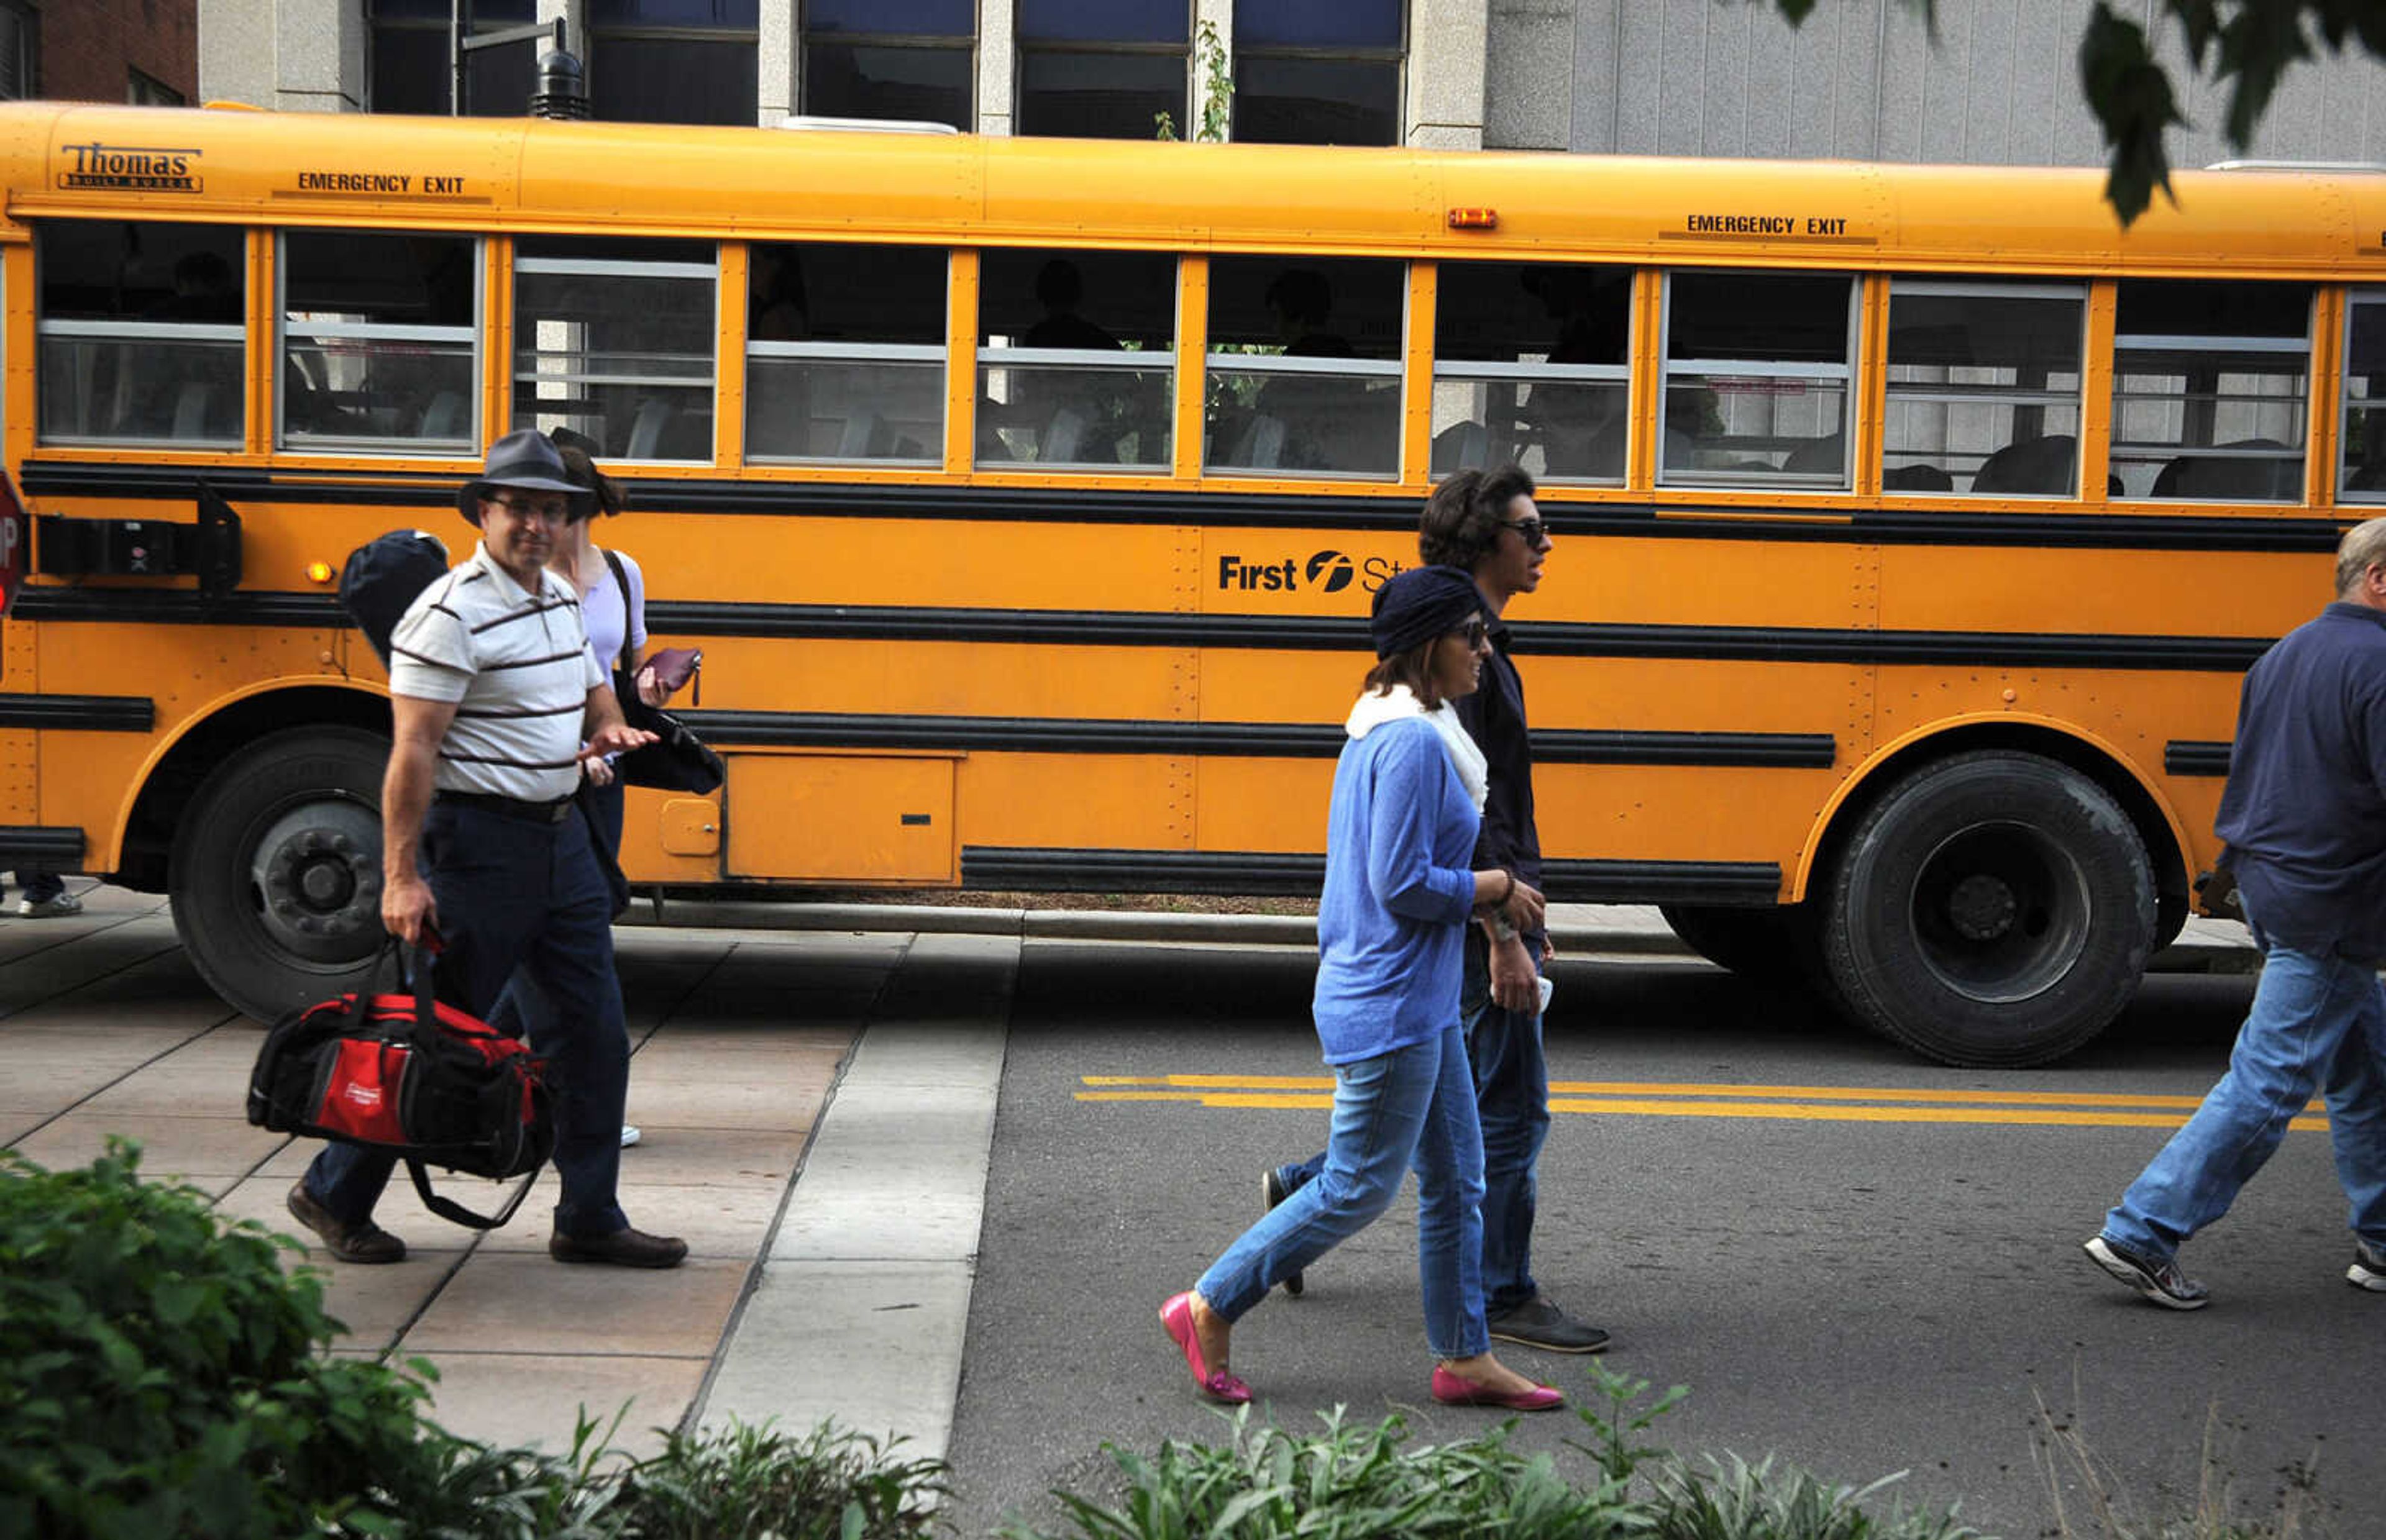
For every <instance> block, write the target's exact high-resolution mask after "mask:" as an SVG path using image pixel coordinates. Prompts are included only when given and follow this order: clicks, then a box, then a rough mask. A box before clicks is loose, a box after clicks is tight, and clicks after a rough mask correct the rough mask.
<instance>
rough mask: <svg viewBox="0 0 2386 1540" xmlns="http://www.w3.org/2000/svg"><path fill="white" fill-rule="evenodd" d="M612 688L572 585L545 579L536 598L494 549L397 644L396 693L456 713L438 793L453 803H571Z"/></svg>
mask: <svg viewBox="0 0 2386 1540" xmlns="http://www.w3.org/2000/svg"><path fill="white" fill-rule="evenodd" d="M603 682H605V672H604V670H601V669H599V668H598V667H597V658H596V655H595V654H593V653H591V652H590V651H589V650H588V633H587V632H586V630H585V629H584V627H583V625H582V622H581V619H580V600H579V597H578V596H577V595H574V594H573V593H572V592H571V585H570V584H569V583H566V582H564V581H563V580H562V579H561V578H559V577H557V576H556V575H555V574H554V573H553V572H550V571H547V570H545V569H543V568H542V569H541V570H540V571H539V592H538V593H537V594H535V595H534V594H531V593H529V592H527V591H526V590H524V589H523V588H522V586H521V584H519V583H517V582H514V580H513V579H512V578H510V577H509V576H507V574H506V570H505V569H504V568H502V567H499V566H498V565H497V564H496V562H495V561H494V560H492V559H490V557H489V548H488V546H487V545H486V544H485V543H483V544H480V545H474V546H473V547H472V557H471V560H469V561H467V562H465V563H464V564H463V565H462V566H460V567H458V568H456V569H454V570H451V571H450V572H449V573H448V574H447V575H446V577H444V578H441V579H440V580H439V581H438V582H433V584H432V585H431V586H430V587H428V588H426V589H424V590H423V591H422V592H421V595H418V596H417V597H416V599H415V601H414V603H413V604H411V605H409V606H408V607H407V610H406V614H405V615H404V617H403V618H401V619H400V620H398V622H397V629H396V631H394V632H391V633H390V661H389V688H390V693H391V694H392V695H409V696H412V697H414V698H415V699H418V700H435V701H448V702H452V703H454V705H455V707H456V720H455V721H454V723H453V724H452V725H450V726H449V727H448V729H447V736H446V738H444V739H442V740H441V741H440V744H439V766H438V771H437V774H436V775H435V777H434V778H433V785H434V786H436V787H437V788H438V789H439V790H440V791H443V792H480V793H486V794H493V795H497V796H511V797H519V798H521V799H522V800H523V801H525V802H548V801H552V800H554V799H555V798H557V797H560V796H570V795H571V791H572V788H573V787H574V786H576V785H578V784H579V783H580V724H581V719H582V717H583V715H584V713H585V711H586V710H587V706H588V692H589V691H590V690H591V689H593V688H595V687H596V686H597V685H598V684H602V683H603Z"/></svg>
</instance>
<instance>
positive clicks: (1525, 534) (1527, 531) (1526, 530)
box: [1500, 519, 1550, 545]
mask: <svg viewBox="0 0 2386 1540" xmlns="http://www.w3.org/2000/svg"><path fill="white" fill-rule="evenodd" d="M1500 527H1501V529H1503V530H1513V531H1515V532H1516V533H1517V535H1518V536H1519V537H1520V538H1522V539H1523V541H1524V542H1525V544H1526V545H1539V544H1540V543H1541V542H1542V541H1544V540H1547V539H1548V538H1549V534H1550V527H1549V525H1548V524H1546V523H1544V522H1543V521H1541V520H1538V519H1519V520H1516V521H1515V522H1513V523H1510V522H1509V521H1508V520H1505V519H1502V520H1500Z"/></svg>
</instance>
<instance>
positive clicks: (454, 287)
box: [280, 230, 480, 455]
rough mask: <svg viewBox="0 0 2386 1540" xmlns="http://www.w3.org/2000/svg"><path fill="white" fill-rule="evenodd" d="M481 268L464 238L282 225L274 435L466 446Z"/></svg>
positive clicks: (336, 442) (296, 440) (456, 450)
mask: <svg viewBox="0 0 2386 1540" xmlns="http://www.w3.org/2000/svg"><path fill="white" fill-rule="evenodd" d="M478 271H479V262H478V260H477V257H476V248H475V245H474V243H473V242H472V240H471V237H469V236H462V235H382V234H373V233H370V232H358V231H326V230H294V231H292V232H289V233H288V234H286V235H284V236H283V238H282V263H281V272H282V392H281V402H280V404H281V411H282V433H281V443H282V444H283V445H284V446H286V447H290V448H311V447H317V446H321V447H325V448H334V447H336V448H360V449H366V450H370V449H375V448H381V449H389V450H397V451H401V452H409V451H410V452H414V453H421V454H447V455H455V454H468V453H470V452H471V448H472V446H473V444H476V443H478V442H479V441H478V439H477V438H476V437H475V435H474V434H473V432H472V407H473V403H474V398H475V396H476V395H477V394H478V391H477V390H476V388H475V382H476V381H477V380H478V379H479V378H480V368H479V363H478V355H477V351H476V349H475V347H474V345H473V338H474V335H475V332H474V325H473V323H474V319H475V311H476V307H475V305H474V295H475V294H476V293H477V292H478V289H479V283H478V282H477V279H476V274H477V273H478Z"/></svg>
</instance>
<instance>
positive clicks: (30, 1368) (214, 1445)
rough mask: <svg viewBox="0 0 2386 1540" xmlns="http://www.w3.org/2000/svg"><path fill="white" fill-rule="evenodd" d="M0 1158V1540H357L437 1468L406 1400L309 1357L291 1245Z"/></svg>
mask: <svg viewBox="0 0 2386 1540" xmlns="http://www.w3.org/2000/svg"><path fill="white" fill-rule="evenodd" d="M139 1159H140V1155H139V1151H138V1150H137V1149H135V1148H133V1147H132V1146H128V1145H125V1144H123V1143H121V1142H119V1141H115V1140H111V1141H110V1142H109V1144H108V1148H107V1154H105V1155H103V1156H102V1157H100V1158H99V1159H98V1160H96V1161H94V1163H93V1164H92V1166H91V1167H90V1168H89V1169H88V1170H81V1171H44V1170H43V1169H42V1168H40V1167H39V1166H36V1165H34V1164H32V1163H31V1162H30V1161H28V1160H25V1159H23V1158H21V1157H19V1156H16V1155H14V1154H7V1153H0V1533H5V1534H44V1535H61V1536H82V1535H90V1536H107V1537H114V1536H125V1537H127V1540H132V1537H136V1536H137V1537H140V1540H149V1537H152V1536H156V1535H161V1534H177V1535H192V1536H200V1537H207V1536H216V1535H225V1536H242V1537H246V1536H253V1535H260V1534H297V1533H301V1532H316V1531H321V1532H326V1533H339V1532H340V1531H341V1530H342V1529H344V1528H345V1529H349V1530H351V1531H352V1532H354V1533H362V1534H371V1533H376V1532H378V1531H379V1530H380V1529H381V1527H382V1525H381V1523H380V1522H379V1521H381V1520H383V1518H385V1517H386V1516H388V1515H389V1513H390V1507H389V1505H388V1503H387V1502H386V1501H385V1500H384V1499H385V1498H386V1496H387V1488H389V1487H390V1486H392V1485H395V1486H396V1488H397V1489H399V1490H401V1491H402V1490H404V1489H405V1488H406V1487H407V1486H408V1484H410V1483H411V1482H414V1481H419V1480H420V1479H421V1478H422V1477H423V1476H424V1475H425V1474H427V1473H428V1472H429V1471H431V1470H432V1469H433V1466H435V1462H436V1457H435V1451H432V1450H427V1449H425V1448H424V1447H423V1446H421V1443H420V1441H419V1440H418V1438H417V1432H418V1421H419V1411H420V1403H421V1399H422V1396H423V1395H424V1392H423V1390H422V1387H421V1385H420V1384H418V1383H415V1382H413V1381H411V1380H409V1379H408V1378H406V1377H405V1376H403V1375H401V1374H399V1373H397V1372H396V1371H392V1370H388V1369H385V1368H383V1367H382V1366H381V1365H379V1364H373V1363H365V1362H360V1361H357V1360H352V1359H332V1358H324V1357H322V1356H321V1355H320V1352H319V1351H318V1350H319V1349H320V1348H321V1347H322V1346H325V1345H327V1344H328V1343H329V1342H330V1341H331V1339H332V1335H333V1333H334V1332H335V1331H337V1330H338V1329H339V1327H338V1323H337V1322H335V1321H333V1320H332V1319H331V1318H330V1317H329V1316H327V1315H325V1314H324V1313H323V1302H322V1285H321V1282H320V1279H319V1278H318V1277H317V1276H316V1275H314V1274H312V1273H310V1272H306V1271H301V1272H299V1273H297V1274H296V1275H295V1276H292V1275H285V1274H284V1272H283V1269H282V1266H281V1263H280V1260H279V1256H278V1253H279V1252H280V1251H281V1250H283V1249H284V1248H290V1249H295V1248H296V1243H295V1242H293V1241H290V1240H288V1239H286V1238H284V1237H282V1236H277V1235H272V1234H270V1233H267V1232H266V1231H265V1229H264V1228H263V1227H262V1226H260V1225H258V1224H257V1223H255V1222H254V1221H242V1222H240V1223H237V1224H226V1223H225V1222H224V1221H221V1220H220V1219H219V1218H218V1217H217V1216H216V1215H215V1213H214V1212H213V1211H212V1210H210V1209H209V1208H208V1207H207V1197H206V1195H205V1194H202V1193H199V1192H197V1191H195V1189H192V1188H188V1187H167V1186H160V1185H157V1184H155V1183H144V1182H142V1181H141V1180H140V1179H139V1176H138V1173H137V1166H138V1164H139Z"/></svg>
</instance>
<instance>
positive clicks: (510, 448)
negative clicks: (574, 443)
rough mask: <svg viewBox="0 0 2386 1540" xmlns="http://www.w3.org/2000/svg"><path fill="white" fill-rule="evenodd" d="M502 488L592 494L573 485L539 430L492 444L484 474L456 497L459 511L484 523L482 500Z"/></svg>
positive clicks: (574, 495) (516, 432)
mask: <svg viewBox="0 0 2386 1540" xmlns="http://www.w3.org/2000/svg"><path fill="white" fill-rule="evenodd" d="M501 486H515V487H521V488H523V489H525V490H527V491H531V492H560V493H562V494H563V495H566V496H568V497H571V498H574V499H580V498H584V497H586V496H587V495H588V489H587V488H586V487H584V486H575V485H573V484H572V482H571V479H570V477H568V476H567V475H566V474H565V473H564V469H563V457H562V456H560V455H559V454H557V453H556V452H555V444H554V442H553V441H552V440H550V439H549V438H548V437H547V436H546V434H545V433H542V432H539V431H538V430H537V429H535V428H518V429H516V430H514V431H513V432H510V433H508V434H507V435H506V436H505V437H503V438H501V439H499V440H497V442H496V443H495V444H491V445H489V458H488V461H487V463H486V464H484V465H483V467H482V468H481V473H480V474H479V475H478V476H475V477H473V478H472V479H471V481H469V482H465V483H464V487H463V490H462V491H460V492H458V493H457V494H456V508H457V511H458V512H459V513H461V514H462V515H463V516H464V517H465V518H466V519H467V520H470V521H471V522H472V523H474V524H478V523H480V521H481V499H482V498H483V497H485V496H487V495H488V494H489V489H490V488H492V487H501Z"/></svg>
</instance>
